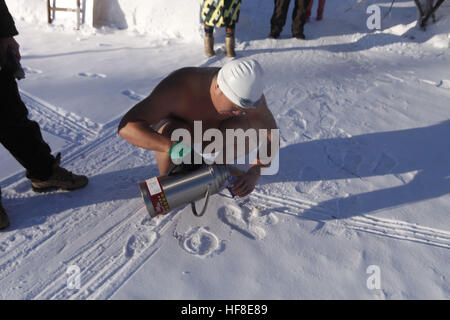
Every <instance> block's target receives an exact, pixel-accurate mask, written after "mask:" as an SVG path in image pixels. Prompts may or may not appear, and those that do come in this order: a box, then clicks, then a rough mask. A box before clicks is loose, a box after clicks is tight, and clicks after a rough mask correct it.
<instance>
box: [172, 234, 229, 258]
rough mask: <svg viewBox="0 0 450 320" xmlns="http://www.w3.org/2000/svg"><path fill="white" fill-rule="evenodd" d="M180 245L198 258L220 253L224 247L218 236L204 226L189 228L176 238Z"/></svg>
mask: <svg viewBox="0 0 450 320" xmlns="http://www.w3.org/2000/svg"><path fill="white" fill-rule="evenodd" d="M178 241H179V243H180V246H181V248H182V249H183V250H185V251H186V252H188V253H190V254H193V255H195V256H197V257H199V258H205V257H208V256H211V255H212V254H214V253H220V252H222V251H223V250H224V249H225V246H224V244H223V243H221V242H220V240H219V238H217V236H216V235H215V234H214V233H212V232H211V231H209V230H208V229H206V228H204V227H196V228H193V229H190V230H189V231H188V232H186V233H185V234H184V235H182V236H181V237H180V238H179V239H178Z"/></svg>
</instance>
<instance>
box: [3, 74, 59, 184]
mask: <svg viewBox="0 0 450 320" xmlns="http://www.w3.org/2000/svg"><path fill="white" fill-rule="evenodd" d="M0 89H1V90H0V142H1V143H2V144H3V146H5V148H6V149H8V151H9V152H10V153H11V154H12V155H13V156H14V158H16V160H17V161H18V162H19V163H20V164H21V165H22V166H23V167H24V168H25V169H26V170H27V177H28V178H30V179H39V180H45V179H47V178H48V177H49V176H50V175H51V173H52V166H53V163H54V162H55V159H54V157H53V156H52V155H51V153H50V152H51V150H50V147H49V146H48V144H47V143H45V141H44V140H43V139H42V134H41V130H40V128H39V125H38V124H37V123H36V122H35V121H31V120H29V119H28V110H27V108H26V106H25V104H24V103H23V102H22V99H21V98H20V95H19V90H18V88H17V83H16V81H15V79H14V78H13V77H12V76H11V75H9V74H7V73H6V72H5V71H0Z"/></svg>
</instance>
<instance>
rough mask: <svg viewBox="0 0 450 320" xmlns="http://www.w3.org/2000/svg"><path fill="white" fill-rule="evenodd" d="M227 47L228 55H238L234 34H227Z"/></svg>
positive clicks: (230, 56)
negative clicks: (235, 49) (235, 48)
mask: <svg viewBox="0 0 450 320" xmlns="http://www.w3.org/2000/svg"><path fill="white" fill-rule="evenodd" d="M225 48H226V50H227V57H229V58H232V57H236V52H235V51H234V35H232V36H231V35H230V36H229V35H227V36H226V37H225Z"/></svg>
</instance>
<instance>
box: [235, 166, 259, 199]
mask: <svg viewBox="0 0 450 320" xmlns="http://www.w3.org/2000/svg"><path fill="white" fill-rule="evenodd" d="M260 175H261V168H260V167H259V166H254V167H251V168H250V169H249V170H248V171H247V172H246V173H244V174H243V175H241V176H239V177H238V178H237V180H236V183H234V185H233V187H232V188H231V189H232V190H233V193H234V194H235V195H237V196H238V197H245V196H246V195H248V194H250V193H252V191H253V190H254V189H255V185H256V182H257V181H258V179H259V176H260Z"/></svg>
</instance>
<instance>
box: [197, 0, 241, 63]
mask: <svg viewBox="0 0 450 320" xmlns="http://www.w3.org/2000/svg"><path fill="white" fill-rule="evenodd" d="M201 2H202V5H201V17H202V20H203V26H204V29H205V54H206V55H207V56H208V57H212V56H214V55H215V52H214V35H213V33H214V27H218V28H220V27H225V28H226V36H225V48H226V52H227V57H235V56H236V53H235V51H234V46H235V38H234V31H235V28H236V23H237V22H238V20H239V13H240V10H241V0H201Z"/></svg>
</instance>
